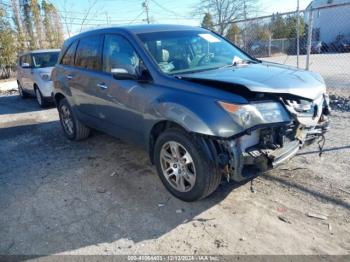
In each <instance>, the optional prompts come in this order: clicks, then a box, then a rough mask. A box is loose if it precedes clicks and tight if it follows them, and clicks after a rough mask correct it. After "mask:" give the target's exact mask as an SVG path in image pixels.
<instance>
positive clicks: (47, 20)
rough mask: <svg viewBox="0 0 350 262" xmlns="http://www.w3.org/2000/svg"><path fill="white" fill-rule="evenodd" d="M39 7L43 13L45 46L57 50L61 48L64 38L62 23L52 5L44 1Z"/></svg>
mask: <svg viewBox="0 0 350 262" xmlns="http://www.w3.org/2000/svg"><path fill="white" fill-rule="evenodd" d="M41 6H42V9H43V11H44V19H43V24H44V30H45V35H46V41H47V46H48V47H49V48H59V47H61V46H62V43H63V38H64V37H63V30H62V23H61V19H60V17H59V15H58V12H57V9H56V7H55V6H54V5H53V4H51V3H49V2H46V1H45V0H43V1H42V4H41Z"/></svg>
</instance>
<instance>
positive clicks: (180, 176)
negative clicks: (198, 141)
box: [160, 141, 196, 192]
mask: <svg viewBox="0 0 350 262" xmlns="http://www.w3.org/2000/svg"><path fill="white" fill-rule="evenodd" d="M160 164H161V168H162V172H163V175H164V177H165V178H166V180H167V181H168V182H169V184H170V185H171V186H172V187H173V188H174V189H176V190H177V191H179V192H188V191H190V190H191V189H192V188H193V187H194V185H195V182H196V169H195V165H194V162H193V159H192V156H191V155H190V153H189V152H188V150H187V149H186V148H185V147H184V146H183V145H181V144H180V143H178V142H175V141H169V142H166V143H165V144H164V145H163V147H162V149H161V151H160Z"/></svg>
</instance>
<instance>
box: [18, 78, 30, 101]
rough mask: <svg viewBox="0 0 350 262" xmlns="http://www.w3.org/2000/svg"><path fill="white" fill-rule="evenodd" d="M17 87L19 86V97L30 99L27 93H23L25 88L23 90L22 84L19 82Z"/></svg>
mask: <svg viewBox="0 0 350 262" xmlns="http://www.w3.org/2000/svg"><path fill="white" fill-rule="evenodd" d="M17 85H18V93H19V96H20V97H21V98H27V97H28V94H27V93H26V92H25V91H23V88H22V86H21V84H20V82H18V81H17Z"/></svg>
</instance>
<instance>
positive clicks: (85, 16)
mask: <svg viewBox="0 0 350 262" xmlns="http://www.w3.org/2000/svg"><path fill="white" fill-rule="evenodd" d="M96 3H97V0H93V1H89V6H88V8H87V9H86V11H85V14H84V17H83V19H82V20H81V25H80V32H81V31H82V30H83V26H84V24H85V22H86V20H87V19H88V17H89V15H90V13H91V10H92V8H94V6H95V5H96Z"/></svg>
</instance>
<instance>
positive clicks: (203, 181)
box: [154, 128, 221, 201]
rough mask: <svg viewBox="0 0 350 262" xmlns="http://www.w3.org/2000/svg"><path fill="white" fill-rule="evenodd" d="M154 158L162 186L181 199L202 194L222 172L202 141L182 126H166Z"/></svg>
mask: <svg viewBox="0 0 350 262" xmlns="http://www.w3.org/2000/svg"><path fill="white" fill-rule="evenodd" d="M154 160H155V164H156V167H157V171H158V175H159V177H160V179H161V181H162V183H163V184H164V186H165V187H166V188H167V189H168V191H169V192H170V193H171V194H173V195H174V196H175V197H177V198H179V199H181V200H184V201H195V200H199V199H201V198H205V197H207V196H209V195H210V194H211V193H213V192H214V191H215V190H216V189H217V187H218V186H219V184H220V181H221V173H220V172H218V170H217V168H216V166H215V164H214V163H213V161H212V160H211V159H210V157H209V156H208V153H206V150H204V148H203V145H202V144H201V143H199V142H198V141H197V140H196V139H195V138H194V137H192V136H191V135H190V134H188V133H187V132H185V131H183V130H181V129H177V128H173V129H168V130H166V131H165V132H163V133H162V134H161V135H160V136H159V137H158V139H157V141H156V144H155V150H154Z"/></svg>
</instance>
